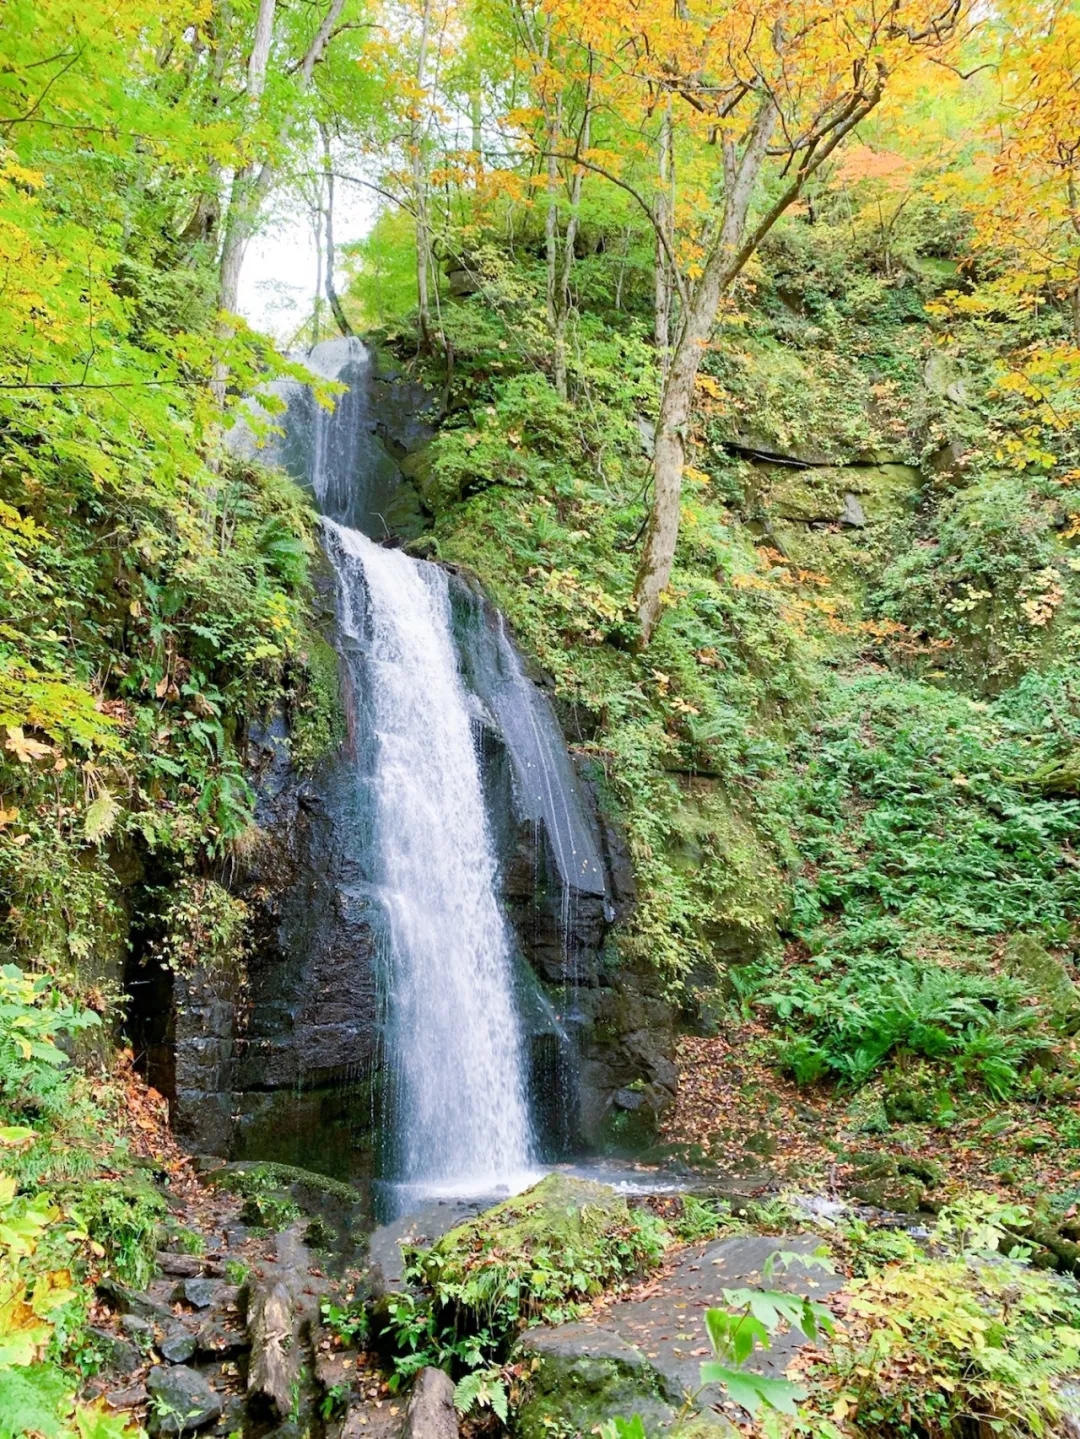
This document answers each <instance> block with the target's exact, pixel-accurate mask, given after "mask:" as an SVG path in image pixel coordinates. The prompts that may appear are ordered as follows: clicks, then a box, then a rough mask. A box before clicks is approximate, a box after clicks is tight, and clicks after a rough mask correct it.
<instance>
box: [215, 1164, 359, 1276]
mask: <svg viewBox="0 0 1080 1439" xmlns="http://www.w3.org/2000/svg"><path fill="white" fill-rule="evenodd" d="M207 1182H208V1183H210V1184H213V1185H215V1186H216V1187H218V1188H220V1189H225V1190H228V1191H229V1192H230V1193H231V1194H238V1195H240V1196H241V1197H242V1198H243V1200H244V1206H243V1208H242V1210H241V1213H240V1217H241V1220H242V1222H243V1223H245V1224H250V1225H252V1226H254V1227H257V1228H260V1229H271V1230H274V1231H275V1232H277V1231H279V1230H282V1229H287V1228H288V1227H289V1226H290V1225H292V1224H294V1223H296V1221H297V1220H299V1219H301V1218H307V1219H309V1220H310V1221H311V1225H310V1226H309V1230H310V1229H312V1228H316V1230H317V1233H318V1236H319V1248H321V1249H327V1250H331V1251H333V1252H336V1253H339V1254H341V1255H343V1256H350V1255H351V1254H352V1253H353V1251H354V1250H355V1249H356V1247H357V1243H358V1242H359V1241H360V1240H361V1239H362V1238H363V1236H364V1232H365V1227H366V1214H367V1210H366V1205H365V1203H364V1199H363V1196H362V1195H361V1194H360V1192H359V1191H358V1190H356V1189H354V1188H353V1187H352V1185H350V1184H343V1183H342V1182H341V1180H339V1179H331V1178H329V1176H328V1175H325V1174H316V1173H314V1172H313V1171H312V1170H310V1169H298V1168H296V1166H294V1165H292V1164H273V1163H267V1162H251V1161H246V1160H242V1161H240V1162H238V1163H235V1164H226V1165H223V1166H222V1168H220V1169H217V1170H215V1171H214V1172H213V1173H212V1174H211V1175H209V1176H208V1181H207Z"/></svg>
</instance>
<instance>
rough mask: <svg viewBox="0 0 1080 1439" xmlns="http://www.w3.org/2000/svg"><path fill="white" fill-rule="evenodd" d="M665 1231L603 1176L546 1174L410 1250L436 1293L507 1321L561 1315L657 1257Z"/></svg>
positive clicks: (568, 1314)
mask: <svg viewBox="0 0 1080 1439" xmlns="http://www.w3.org/2000/svg"><path fill="white" fill-rule="evenodd" d="M667 1239H668V1236H667V1234H666V1232H665V1231H664V1229H663V1228H662V1226H661V1225H660V1223H659V1221H658V1220H657V1219H656V1218H655V1216H653V1215H652V1214H650V1213H649V1212H648V1211H645V1210H639V1209H635V1210H631V1209H630V1208H629V1206H628V1205H627V1203H626V1200H625V1199H624V1198H622V1196H620V1195H618V1194H616V1193H615V1191H614V1190H613V1189H610V1188H609V1187H608V1186H607V1185H605V1184H596V1183H593V1182H592V1181H590V1180H584V1179H574V1178H572V1177H571V1176H569V1175H566V1174H549V1175H548V1176H547V1177H546V1178H545V1179H542V1180H541V1181H540V1183H539V1184H537V1185H536V1186H535V1187H534V1188H532V1189H529V1190H527V1191H526V1192H525V1193H524V1194H519V1195H515V1196H514V1198H512V1199H507V1200H505V1201H504V1202H503V1203H502V1204H499V1205H496V1206H495V1208H494V1209H489V1210H486V1211H485V1212H484V1213H483V1214H480V1215H478V1216H477V1217H476V1218H475V1219H470V1220H468V1221H467V1222H466V1223H465V1224H460V1225H458V1227H457V1228H456V1229H451V1230H450V1231H449V1233H447V1234H445V1235H443V1237H442V1238H441V1239H440V1240H439V1241H438V1242H437V1243H436V1244H434V1245H432V1247H431V1248H430V1249H428V1250H426V1251H423V1252H420V1253H417V1255H416V1256H415V1271H416V1273H417V1274H418V1276H419V1277H420V1278H421V1279H422V1280H423V1282H424V1283H426V1284H427V1285H429V1286H430V1288H431V1289H432V1291H433V1293H434V1295H435V1298H436V1300H437V1301H447V1302H452V1303H453V1304H454V1305H455V1306H456V1307H457V1308H459V1309H461V1310H463V1311H467V1310H469V1309H470V1308H473V1309H475V1310H476V1311H477V1315H478V1316H479V1315H480V1312H481V1311H484V1312H485V1313H487V1314H489V1315H490V1314H493V1313H494V1312H495V1311H499V1314H500V1322H501V1323H504V1324H507V1325H509V1326H511V1327H513V1326H516V1325H518V1324H519V1323H522V1322H527V1321H528V1320H530V1319H539V1318H543V1319H546V1320H560V1319H565V1318H568V1317H571V1316H572V1315H573V1313H574V1312H575V1310H576V1306H577V1305H578V1304H579V1303H580V1302H581V1301H584V1300H587V1299H589V1298H590V1297H591V1296H593V1295H596V1294H600V1293H602V1292H603V1291H605V1290H610V1289H613V1288H619V1287H621V1286H622V1285H624V1284H625V1283H626V1282H628V1281H629V1280H630V1279H631V1278H632V1277H634V1276H636V1275H638V1274H640V1273H642V1272H644V1271H645V1270H646V1269H648V1268H649V1267H650V1266H651V1265H653V1264H656V1263H658V1262H659V1260H660V1258H661V1256H662V1254H663V1251H664V1247H665V1244H666V1243H667Z"/></svg>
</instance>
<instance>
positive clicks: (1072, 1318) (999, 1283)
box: [804, 1195, 1080, 1439]
mask: <svg viewBox="0 0 1080 1439" xmlns="http://www.w3.org/2000/svg"><path fill="white" fill-rule="evenodd" d="M1017 1218H1018V1212H1017V1211H1016V1210H1015V1209H1014V1208H1010V1207H1009V1206H1007V1205H1006V1206H1003V1205H1001V1204H1000V1202H999V1201H997V1200H995V1199H994V1198H993V1196H988V1195H973V1196H971V1198H970V1199H969V1200H967V1201H964V1202H962V1203H961V1204H960V1205H958V1206H955V1207H951V1208H950V1209H947V1210H946V1211H944V1212H943V1214H942V1216H941V1219H940V1221H939V1223H938V1225H937V1228H936V1230H935V1233H934V1241H935V1244H934V1255H935V1257H933V1258H929V1257H927V1256H926V1254H925V1253H923V1252H922V1251H921V1250H919V1249H918V1248H917V1247H915V1246H911V1245H910V1243H909V1246H908V1247H906V1249H905V1252H903V1253H899V1252H896V1253H894V1254H893V1255H886V1254H884V1253H882V1255H881V1258H882V1259H885V1260H889V1259H891V1260H893V1261H894V1262H885V1263H884V1264H879V1265H873V1264H871V1265H870V1266H869V1267H868V1269H867V1271H866V1274H865V1277H861V1278H856V1279H854V1280H852V1281H850V1283H849V1285H848V1291H849V1297H848V1300H847V1304H846V1313H845V1318H846V1325H845V1333H844V1335H843V1337H842V1338H838V1339H837V1340H836V1341H835V1343H834V1345H833V1346H832V1348H831V1350H830V1352H829V1353H828V1355H827V1356H826V1357H824V1358H822V1359H820V1360H819V1361H818V1363H817V1366H816V1368H815V1371H814V1372H813V1375H812V1378H813V1379H814V1380H815V1381H816V1384H815V1394H814V1397H813V1400H812V1401H811V1406H810V1407H811V1408H812V1409H816V1410H817V1411H818V1412H819V1413H820V1412H822V1411H824V1412H828V1413H830V1414H831V1416H832V1417H833V1418H834V1419H841V1420H843V1421H845V1422H846V1423H847V1424H849V1425H851V1426H853V1427H855V1428H856V1429H857V1430H858V1432H859V1433H862V1434H868V1435H874V1436H877V1435H887V1434H895V1433H897V1432H898V1431H899V1432H904V1433H908V1432H912V1431H913V1430H916V1431H917V1432H919V1433H922V1434H926V1435H929V1436H934V1439H938V1436H951V1435H956V1434H959V1433H962V1432H963V1430H964V1426H965V1425H966V1424H967V1423H968V1422H970V1418H971V1416H978V1418H979V1420H980V1422H982V1423H985V1424H987V1425H988V1427H990V1428H991V1429H992V1430H993V1432H994V1433H997V1434H1002V1435H1006V1436H1009V1439H1013V1436H1016V1439H1020V1436H1029V1435H1040V1434H1043V1433H1046V1432H1048V1431H1053V1429H1054V1428H1055V1426H1056V1425H1057V1424H1058V1423H1059V1421H1060V1415H1061V1410H1062V1401H1061V1398H1060V1395H1059V1393H1058V1389H1057V1382H1058V1380H1059V1379H1060V1378H1061V1377H1062V1376H1065V1375H1068V1374H1070V1373H1072V1372H1073V1371H1074V1369H1075V1365H1076V1363H1077V1362H1078V1358H1080V1298H1078V1296H1077V1292H1076V1289H1075V1286H1073V1285H1071V1284H1066V1283H1062V1282H1061V1281H1060V1280H1058V1279H1055V1278H1053V1277H1051V1276H1047V1275H1045V1274H1043V1273H1041V1272H1039V1271H1037V1270H1033V1269H1031V1268H1029V1267H1028V1266H1027V1265H1025V1264H1023V1263H1018V1262H1016V1261H1015V1260H1009V1261H1004V1260H1002V1259H1001V1258H1000V1257H999V1256H998V1255H997V1254H996V1253H995V1251H996V1250H997V1249H998V1248H999V1246H1000V1247H1008V1245H1009V1243H1010V1242H1011V1241H1009V1239H1008V1235H1007V1233H1006V1229H1007V1226H1008V1225H1010V1224H1012V1223H1015V1222H1016V1220H1017ZM894 1244H895V1245H896V1248H897V1250H899V1249H900V1248H902V1247H903V1244H902V1241H899V1240H894ZM879 1248H880V1244H879ZM818 1386H820V1387H818ZM804 1417H805V1419H806V1421H807V1422H811V1423H812V1422H813V1416H812V1415H811V1414H806V1415H805V1416H804Z"/></svg>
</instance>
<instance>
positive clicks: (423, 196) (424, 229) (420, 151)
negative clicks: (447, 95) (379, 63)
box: [409, 0, 433, 350]
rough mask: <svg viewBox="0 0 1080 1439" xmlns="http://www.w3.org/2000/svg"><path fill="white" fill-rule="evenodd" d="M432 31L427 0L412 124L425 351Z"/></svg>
mask: <svg viewBox="0 0 1080 1439" xmlns="http://www.w3.org/2000/svg"><path fill="white" fill-rule="evenodd" d="M430 30H431V0H424V13H423V19H422V21H421V25H420V53H419V55H418V56H417V61H416V88H417V92H418V93H417V100H416V104H415V107H414V109H413V116H412V120H411V121H410V123H409V147H410V149H411V151H412V177H413V206H414V208H415V211H416V297H417V303H418V306H419V310H420V337H421V340H422V342H423V346H424V349H425V350H430V349H431V348H432V339H433V330H432V324H431V301H430V298H429V292H428V280H429V277H430V274H431V228H430V225H429V223H428V206H427V199H428V197H427V157H426V155H425V152H424V124H423V115H422V114H421V110H420V107H421V105H423V104H424V102H425V99H426V87H427V50H428V38H429V33H430Z"/></svg>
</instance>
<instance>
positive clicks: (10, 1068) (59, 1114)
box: [0, 964, 101, 1143]
mask: <svg viewBox="0 0 1080 1439" xmlns="http://www.w3.org/2000/svg"><path fill="white" fill-rule="evenodd" d="M100 1022H101V1021H100V1019H99V1017H98V1016H97V1015H96V1014H93V1013H91V1012H90V1011H89V1010H81V1009H76V1008H75V1007H74V1006H73V1005H70V1004H68V1003H66V1002H65V1001H64V999H63V998H62V996H61V995H60V993H59V992H58V991H57V990H56V989H55V987H54V986H53V985H52V984H51V983H50V981H49V979H48V978H47V977H46V976H45V975H38V976H36V977H35V976H31V975H27V974H24V973H23V972H22V970H20V969H18V968H17V967H16V966H15V965H13V964H6V965H4V966H3V968H0V1119H3V1120H4V1121H5V1122H6V1123H17V1122H20V1121H23V1122H25V1121H29V1122H31V1123H32V1122H34V1121H35V1120H38V1119H41V1120H45V1121H52V1122H56V1121H59V1120H61V1119H63V1117H64V1115H65V1113H66V1112H67V1110H68V1107H69V1105H70V1103H71V1084H70V1080H69V1078H68V1075H67V1074H66V1073H65V1071H66V1069H67V1066H68V1056H67V1055H66V1054H65V1053H64V1051H63V1050H62V1049H60V1048H58V1046H57V1045H56V1043H55V1040H56V1038H57V1036H58V1035H59V1034H69V1035H73V1034H77V1033H79V1031H80V1030H84V1029H88V1028H90V1027H92V1026H94V1025H97V1024H100ZM8 1142H9V1143H18V1140H13V1139H10V1138H9V1141H8Z"/></svg>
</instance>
